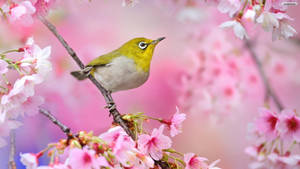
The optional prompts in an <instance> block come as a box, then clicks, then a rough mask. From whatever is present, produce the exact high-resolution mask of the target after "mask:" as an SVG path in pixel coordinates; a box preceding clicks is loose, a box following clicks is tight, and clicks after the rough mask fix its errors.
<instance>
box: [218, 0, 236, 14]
mask: <svg viewBox="0 0 300 169" xmlns="http://www.w3.org/2000/svg"><path fill="white" fill-rule="evenodd" d="M240 6H241V2H240V1H239V0H221V1H220V3H219V5H218V10H219V11H220V12H222V13H228V14H229V16H230V17H232V16H233V15H234V14H235V13H236V12H237V11H238V10H239V9H240Z"/></svg>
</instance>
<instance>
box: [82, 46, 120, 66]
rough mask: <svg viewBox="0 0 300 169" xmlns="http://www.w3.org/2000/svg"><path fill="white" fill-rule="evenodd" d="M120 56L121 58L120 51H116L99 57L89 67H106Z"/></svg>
mask: <svg viewBox="0 0 300 169" xmlns="http://www.w3.org/2000/svg"><path fill="white" fill-rule="evenodd" d="M118 56H121V54H120V52H119V51H118V50H114V51H112V52H110V53H107V54H105V55H101V56H99V57H97V58H96V59H94V60H92V61H91V62H90V63H89V64H88V65H87V66H92V67H98V66H104V65H107V64H109V63H111V61H112V60H113V59H114V58H116V57H118Z"/></svg>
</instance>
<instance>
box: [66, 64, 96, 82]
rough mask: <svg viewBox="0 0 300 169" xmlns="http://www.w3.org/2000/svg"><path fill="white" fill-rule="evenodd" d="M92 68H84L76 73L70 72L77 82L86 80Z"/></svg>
mask: <svg viewBox="0 0 300 169" xmlns="http://www.w3.org/2000/svg"><path fill="white" fill-rule="evenodd" d="M92 69H93V67H90V66H89V67H85V68H84V69H82V70H78V71H73V72H71V75H72V76H74V77H75V78H76V79H77V80H84V79H86V78H87V77H88V76H89V75H90V72H91V70H92Z"/></svg>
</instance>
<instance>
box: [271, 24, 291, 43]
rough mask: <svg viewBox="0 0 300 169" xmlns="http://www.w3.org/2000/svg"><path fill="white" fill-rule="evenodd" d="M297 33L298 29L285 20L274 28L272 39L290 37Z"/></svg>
mask: <svg viewBox="0 0 300 169" xmlns="http://www.w3.org/2000/svg"><path fill="white" fill-rule="evenodd" d="M295 34H297V32H296V30H295V29H294V28H293V27H292V26H291V25H289V24H287V23H286V22H285V21H280V22H279V27H278V28H275V29H273V32H272V40H277V39H279V40H280V39H288V38H290V37H293V36H294V35H295Z"/></svg>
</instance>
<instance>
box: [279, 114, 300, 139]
mask: <svg viewBox="0 0 300 169" xmlns="http://www.w3.org/2000/svg"><path fill="white" fill-rule="evenodd" d="M278 130H279V131H280V133H281V137H282V139H287V140H295V141H297V142H300V118H299V117H298V116H296V114H295V112H294V111H291V110H284V111H282V112H281V114H280V117H279V124H278Z"/></svg>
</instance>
